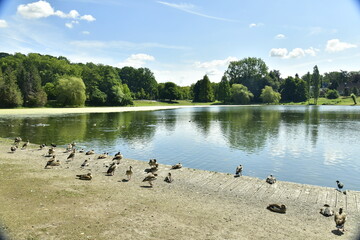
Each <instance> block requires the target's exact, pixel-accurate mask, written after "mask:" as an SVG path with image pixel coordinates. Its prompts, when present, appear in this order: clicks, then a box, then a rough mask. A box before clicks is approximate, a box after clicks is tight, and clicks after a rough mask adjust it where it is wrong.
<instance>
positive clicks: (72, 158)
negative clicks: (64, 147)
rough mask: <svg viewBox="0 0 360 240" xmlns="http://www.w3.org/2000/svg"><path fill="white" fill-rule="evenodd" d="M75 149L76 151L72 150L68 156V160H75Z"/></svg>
mask: <svg viewBox="0 0 360 240" xmlns="http://www.w3.org/2000/svg"><path fill="white" fill-rule="evenodd" d="M75 151H76V150H75V149H73V150H72V152H71V153H70V155H69V156H68V157H67V161H71V160H74V157H75Z"/></svg>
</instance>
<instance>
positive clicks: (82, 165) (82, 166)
mask: <svg viewBox="0 0 360 240" xmlns="http://www.w3.org/2000/svg"><path fill="white" fill-rule="evenodd" d="M87 166H89V160H88V159H85V161H84V162H83V163H82V164H81V166H80V168H84V167H87Z"/></svg>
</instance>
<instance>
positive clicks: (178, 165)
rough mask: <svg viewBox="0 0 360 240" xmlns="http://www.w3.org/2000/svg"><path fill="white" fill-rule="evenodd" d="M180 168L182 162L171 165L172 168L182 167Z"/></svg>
mask: <svg viewBox="0 0 360 240" xmlns="http://www.w3.org/2000/svg"><path fill="white" fill-rule="evenodd" d="M180 168H182V165H181V163H178V164H175V165H173V166H172V167H171V169H180Z"/></svg>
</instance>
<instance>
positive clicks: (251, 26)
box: [249, 23, 264, 28]
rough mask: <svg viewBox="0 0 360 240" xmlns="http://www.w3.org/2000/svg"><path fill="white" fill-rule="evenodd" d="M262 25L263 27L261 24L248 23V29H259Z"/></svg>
mask: <svg viewBox="0 0 360 240" xmlns="http://www.w3.org/2000/svg"><path fill="white" fill-rule="evenodd" d="M263 25H264V24H263V23H250V24H249V28H254V27H261V26H263Z"/></svg>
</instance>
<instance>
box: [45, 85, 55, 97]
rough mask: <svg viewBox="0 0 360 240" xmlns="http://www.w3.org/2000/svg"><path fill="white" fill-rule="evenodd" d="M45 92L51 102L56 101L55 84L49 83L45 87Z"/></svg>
mask: <svg viewBox="0 0 360 240" xmlns="http://www.w3.org/2000/svg"><path fill="white" fill-rule="evenodd" d="M44 91H45V92H46V95H47V97H48V99H49V100H55V99H56V89H55V84H54V83H51V82H48V83H46V84H45V86H44Z"/></svg>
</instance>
